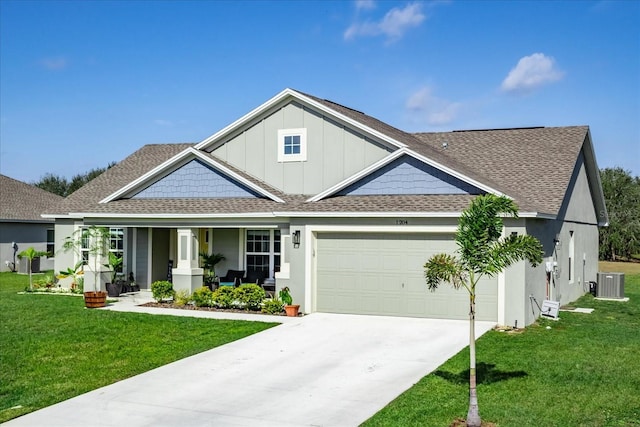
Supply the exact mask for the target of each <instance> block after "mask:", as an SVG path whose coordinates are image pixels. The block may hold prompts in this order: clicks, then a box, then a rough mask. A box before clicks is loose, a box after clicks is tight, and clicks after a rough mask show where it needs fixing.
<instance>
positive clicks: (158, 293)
mask: <svg viewBox="0 0 640 427" xmlns="http://www.w3.org/2000/svg"><path fill="white" fill-rule="evenodd" d="M151 294H152V295H153V299H155V300H156V301H158V302H162V301H164V300H168V299H171V298H173V295H174V294H175V291H174V290H173V285H172V284H171V283H170V282H167V281H166V280H158V281H157V282H153V283H152V284H151Z"/></svg>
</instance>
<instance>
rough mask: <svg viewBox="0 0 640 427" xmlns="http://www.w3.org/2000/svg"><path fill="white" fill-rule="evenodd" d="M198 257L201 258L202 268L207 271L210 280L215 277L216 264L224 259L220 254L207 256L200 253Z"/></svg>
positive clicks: (204, 253)
mask: <svg viewBox="0 0 640 427" xmlns="http://www.w3.org/2000/svg"><path fill="white" fill-rule="evenodd" d="M200 257H201V258H202V267H203V268H205V269H206V270H207V271H208V275H209V278H210V279H213V278H215V277H216V264H218V263H219V262H221V261H224V260H225V259H226V258H225V256H224V255H222V254H221V253H217V254H208V253H206V252H200Z"/></svg>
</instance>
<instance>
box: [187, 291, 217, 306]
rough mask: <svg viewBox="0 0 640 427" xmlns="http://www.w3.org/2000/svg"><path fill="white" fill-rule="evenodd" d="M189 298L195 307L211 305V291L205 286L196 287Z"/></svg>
mask: <svg viewBox="0 0 640 427" xmlns="http://www.w3.org/2000/svg"><path fill="white" fill-rule="evenodd" d="M191 298H192V299H193V303H194V304H195V305H196V307H212V306H213V292H211V289H209V288H207V287H206V286H203V287H201V288H199V289H196V291H195V292H194V293H193V295H192V296H191Z"/></svg>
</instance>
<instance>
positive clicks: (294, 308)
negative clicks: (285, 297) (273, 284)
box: [284, 304, 300, 317]
mask: <svg viewBox="0 0 640 427" xmlns="http://www.w3.org/2000/svg"><path fill="white" fill-rule="evenodd" d="M298 310H300V306H299V305H297V304H296V305H285V306H284V311H286V312H287V316H289V317H296V316H298Z"/></svg>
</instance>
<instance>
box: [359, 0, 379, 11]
mask: <svg viewBox="0 0 640 427" xmlns="http://www.w3.org/2000/svg"><path fill="white" fill-rule="evenodd" d="M375 7H376V2H375V1H373V0H356V9H357V10H369V9H375Z"/></svg>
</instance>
